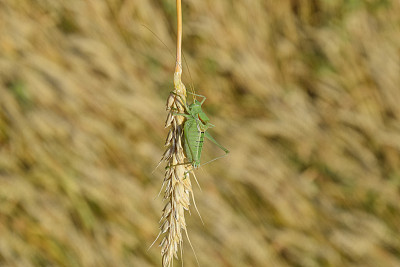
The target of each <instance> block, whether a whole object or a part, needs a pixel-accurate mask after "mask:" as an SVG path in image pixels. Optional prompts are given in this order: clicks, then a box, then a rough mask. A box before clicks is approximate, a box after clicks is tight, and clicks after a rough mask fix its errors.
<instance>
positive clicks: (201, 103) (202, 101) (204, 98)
mask: <svg viewBox="0 0 400 267" xmlns="http://www.w3.org/2000/svg"><path fill="white" fill-rule="evenodd" d="M187 93H188V94H191V95H194V96H198V97H202V98H203V100H201V102H200V105H203V103H204V101H206V99H207V98H206V97H205V96H204V95H198V94H195V93H191V92H187Z"/></svg>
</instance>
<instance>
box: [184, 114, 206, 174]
mask: <svg viewBox="0 0 400 267" xmlns="http://www.w3.org/2000/svg"><path fill="white" fill-rule="evenodd" d="M184 132H185V141H186V142H185V151H186V156H187V158H188V160H189V161H190V162H192V165H193V167H195V168H196V167H198V165H200V157H201V151H202V149H203V142H204V132H201V131H199V129H198V127H197V123H196V120H194V119H193V120H187V121H186V123H185V126H184Z"/></svg>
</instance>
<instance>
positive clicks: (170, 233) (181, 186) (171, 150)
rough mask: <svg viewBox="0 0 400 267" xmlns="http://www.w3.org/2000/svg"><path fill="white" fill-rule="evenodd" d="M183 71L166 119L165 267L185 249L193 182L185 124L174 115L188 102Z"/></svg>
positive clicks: (176, 77)
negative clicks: (186, 143) (189, 170)
mask: <svg viewBox="0 0 400 267" xmlns="http://www.w3.org/2000/svg"><path fill="white" fill-rule="evenodd" d="M181 75H182V69H179V71H177V72H175V74H174V91H173V92H171V94H170V95H169V97H168V100H167V106H166V108H167V111H168V115H167V120H166V122H165V127H166V128H168V127H169V133H168V136H167V139H166V142H165V145H166V147H167V148H166V151H165V153H164V155H163V157H162V160H164V161H166V162H167V168H166V171H165V177H164V182H163V187H164V186H165V195H164V200H166V201H167V203H166V205H165V207H164V209H163V213H162V216H161V226H160V235H161V234H163V235H164V237H163V239H162V241H161V244H160V246H161V255H162V265H163V266H164V267H165V266H171V264H172V262H173V258H174V257H175V258H178V255H177V252H178V247H180V246H182V231H185V232H186V222H185V210H188V209H189V205H190V199H189V197H190V193H192V185H191V183H190V179H189V174H188V173H187V167H186V165H184V164H183V163H184V160H185V154H184V151H183V144H182V140H183V124H184V119H185V118H184V117H183V116H179V115H174V114H175V113H184V112H185V109H184V106H183V104H184V103H182V102H185V101H186V88H185V85H184V84H183V83H182V81H181Z"/></svg>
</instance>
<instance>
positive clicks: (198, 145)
mask: <svg viewBox="0 0 400 267" xmlns="http://www.w3.org/2000/svg"><path fill="white" fill-rule="evenodd" d="M192 94H193V93H192ZM193 95H196V94H193ZM196 96H199V97H203V100H202V101H201V102H199V101H197V100H194V102H193V103H192V104H190V105H189V106H186V104H185V103H182V104H183V106H184V107H185V110H186V112H187V114H186V113H176V114H175V115H181V116H184V117H186V121H185V124H184V126H183V134H184V148H185V153H186V157H187V158H188V160H189V163H190V164H191V165H192V166H193V168H194V169H197V168H198V167H199V166H200V157H201V151H202V150H203V142H204V137H206V138H207V139H209V140H210V141H211V142H213V143H214V144H216V145H217V146H218V147H219V148H221V149H222V150H223V151H224V152H225V155H223V156H221V157H224V156H226V154H228V153H229V150H228V149H226V148H225V147H223V146H222V145H220V144H219V143H218V142H217V141H216V140H215V139H214V138H213V137H212V136H211V135H210V134H209V133H208V132H207V130H208V129H209V128H212V127H214V125H212V124H211V123H210V122H209V121H210V119H209V118H208V117H207V115H206V114H205V113H204V111H203V110H202V108H201V106H202V104H203V103H204V101H205V100H206V97H205V96H202V95H196ZM221 157H217V158H215V159H213V160H211V161H214V160H216V159H219V158H221ZM211 161H209V162H211ZM207 163H208V162H207Z"/></svg>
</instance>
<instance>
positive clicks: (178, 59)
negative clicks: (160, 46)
mask: <svg viewBox="0 0 400 267" xmlns="http://www.w3.org/2000/svg"><path fill="white" fill-rule="evenodd" d="M176 17H177V22H178V28H177V35H176V66H175V72H181V71H182V3H181V0H176Z"/></svg>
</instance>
